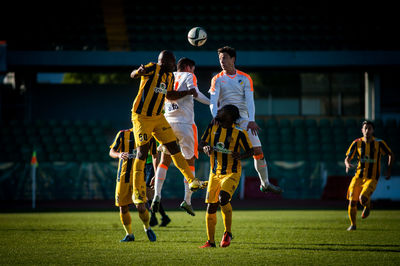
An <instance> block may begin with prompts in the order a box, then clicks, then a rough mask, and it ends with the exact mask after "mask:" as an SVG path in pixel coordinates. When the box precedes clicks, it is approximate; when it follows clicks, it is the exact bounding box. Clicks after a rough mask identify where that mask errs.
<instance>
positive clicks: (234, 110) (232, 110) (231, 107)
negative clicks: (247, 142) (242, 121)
mask: <svg viewBox="0 0 400 266" xmlns="http://www.w3.org/2000/svg"><path fill="white" fill-rule="evenodd" d="M221 109H223V110H225V111H226V112H228V113H229V114H231V116H232V119H233V122H234V123H236V121H237V120H238V119H239V118H240V112H239V108H237V107H236V106H235V105H232V104H227V105H224V106H223V107H222V108H221Z"/></svg>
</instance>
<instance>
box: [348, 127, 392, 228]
mask: <svg viewBox="0 0 400 266" xmlns="http://www.w3.org/2000/svg"><path fill="white" fill-rule="evenodd" d="M374 129H375V126H374V124H373V123H372V122H371V121H364V122H363V123H362V128H361V132H362V134H363V137H362V138H359V139H356V140H355V141H353V143H351V145H350V147H349V149H348V150H347V152H346V159H345V160H344V163H345V165H346V173H347V172H348V171H349V169H351V168H354V165H353V164H351V160H352V159H353V158H354V156H355V155H356V156H357V158H358V164H357V168H356V174H355V175H354V177H353V179H352V180H351V182H350V185H349V188H348V191H347V199H348V200H349V207H348V213H349V219H350V223H351V225H350V227H349V228H347V231H353V230H356V228H357V226H356V216H357V202H358V201H359V202H360V204H361V205H362V206H363V207H364V210H363V212H362V214H361V218H363V219H365V218H367V217H368V216H369V213H370V210H371V195H372V193H373V192H374V191H375V188H376V184H377V183H378V179H379V176H380V173H381V157H382V155H387V156H388V168H387V173H386V179H390V176H391V169H392V164H393V161H394V155H393V153H392V151H391V150H390V148H389V147H388V145H387V144H386V142H385V141H383V140H381V139H378V138H375V137H374V136H373V134H374Z"/></svg>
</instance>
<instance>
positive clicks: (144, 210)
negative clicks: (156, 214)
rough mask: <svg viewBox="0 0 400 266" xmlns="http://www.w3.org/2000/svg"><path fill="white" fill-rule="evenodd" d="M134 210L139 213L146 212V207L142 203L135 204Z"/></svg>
mask: <svg viewBox="0 0 400 266" xmlns="http://www.w3.org/2000/svg"><path fill="white" fill-rule="evenodd" d="M136 209H137V210H138V212H139V213H145V212H146V206H145V205H144V203H139V204H136Z"/></svg>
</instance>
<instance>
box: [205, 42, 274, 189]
mask: <svg viewBox="0 0 400 266" xmlns="http://www.w3.org/2000/svg"><path fill="white" fill-rule="evenodd" d="M218 57H219V63H220V65H221V68H222V71H221V72H220V73H219V74H217V75H215V76H214V77H213V79H212V81H211V88H210V91H209V92H210V109H211V114H212V116H213V117H215V116H216V115H217V111H218V107H221V106H225V105H227V104H232V105H235V106H237V107H238V108H239V111H240V116H241V118H240V120H239V125H240V127H241V128H243V129H246V130H247V131H248V135H249V138H250V141H251V143H252V145H253V148H254V156H253V158H254V167H255V169H256V171H257V173H258V176H259V178H260V181H261V186H260V190H261V191H262V192H273V193H278V194H279V193H282V189H281V188H280V187H278V186H275V185H273V184H271V183H270V182H269V180H268V167H267V162H266V160H265V158H264V154H263V151H262V147H261V141H260V139H259V137H258V131H259V130H260V128H259V126H258V125H257V123H256V122H255V107H254V95H253V94H254V89H253V81H252V79H251V77H250V76H249V75H248V74H246V73H244V72H242V71H239V70H237V69H236V67H235V61H236V50H235V49H234V48H232V47H229V46H225V47H222V48H220V49H218Z"/></svg>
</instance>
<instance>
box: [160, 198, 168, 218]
mask: <svg viewBox="0 0 400 266" xmlns="http://www.w3.org/2000/svg"><path fill="white" fill-rule="evenodd" d="M158 212H159V213H160V214H161V216H162V217H165V216H167V214H166V213H165V211H164V208H163V205H162V204H161V202H160V207H159V208H158Z"/></svg>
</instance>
